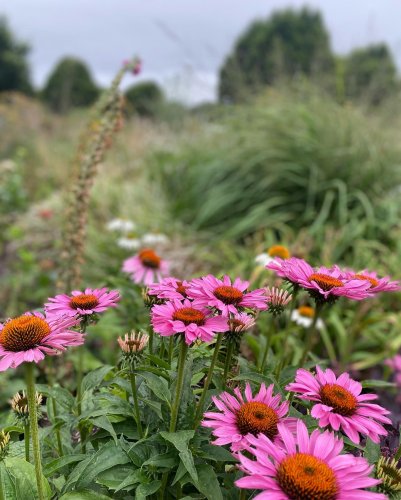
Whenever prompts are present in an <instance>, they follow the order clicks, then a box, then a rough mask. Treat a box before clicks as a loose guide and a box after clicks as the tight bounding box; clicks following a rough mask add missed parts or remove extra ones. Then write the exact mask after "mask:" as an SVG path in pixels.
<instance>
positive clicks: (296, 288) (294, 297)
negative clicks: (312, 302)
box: [287, 284, 299, 325]
mask: <svg viewBox="0 0 401 500" xmlns="http://www.w3.org/2000/svg"><path fill="white" fill-rule="evenodd" d="M298 292H299V286H298V285H295V284H294V287H293V292H292V300H291V304H290V308H289V310H288V317H287V325H289V324H290V323H291V316H292V313H293V312H294V309H295V306H296V303H297V297H298Z"/></svg>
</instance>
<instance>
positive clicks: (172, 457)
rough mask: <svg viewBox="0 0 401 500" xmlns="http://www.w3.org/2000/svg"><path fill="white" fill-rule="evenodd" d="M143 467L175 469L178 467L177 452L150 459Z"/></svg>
mask: <svg viewBox="0 0 401 500" xmlns="http://www.w3.org/2000/svg"><path fill="white" fill-rule="evenodd" d="M143 465H150V466H152V467H169V468H173V467H175V466H176V465H178V458H177V452H169V453H161V454H160V455H155V456H154V457H151V458H149V460H146V462H144V463H143Z"/></svg>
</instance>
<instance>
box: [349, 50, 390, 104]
mask: <svg viewBox="0 0 401 500" xmlns="http://www.w3.org/2000/svg"><path fill="white" fill-rule="evenodd" d="M344 82H345V93H346V96H347V97H348V98H350V99H364V100H366V101H367V102H369V103H371V104H379V103H380V102H381V101H382V100H383V99H384V98H385V97H388V96H389V95H391V94H393V93H394V92H395V91H396V89H397V88H398V83H397V68H396V66H395V63H394V59H393V56H392V54H391V52H390V50H389V48H388V47H387V45H386V44H384V43H380V44H377V45H371V46H369V47H365V48H361V49H356V50H354V51H352V52H351V53H350V54H349V56H348V57H346V58H345V61H344Z"/></svg>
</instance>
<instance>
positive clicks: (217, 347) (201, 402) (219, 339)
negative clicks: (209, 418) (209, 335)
mask: <svg viewBox="0 0 401 500" xmlns="http://www.w3.org/2000/svg"><path fill="white" fill-rule="evenodd" d="M222 340H223V334H222V333H219V334H218V335H217V340H216V344H215V345H214V351H213V357H212V360H211V362H210V366H209V371H208V373H207V377H206V380H205V383H204V385H203V391H202V394H201V397H200V399H199V403H198V406H197V408H196V413H195V429H196V428H197V427H198V425H199V420H200V418H201V415H202V412H203V405H204V404H205V399H206V393H207V390H208V389H209V385H210V382H211V380H212V377H213V372H214V367H215V365H216V361H217V358H218V355H219V351H220V346H221V342H222Z"/></svg>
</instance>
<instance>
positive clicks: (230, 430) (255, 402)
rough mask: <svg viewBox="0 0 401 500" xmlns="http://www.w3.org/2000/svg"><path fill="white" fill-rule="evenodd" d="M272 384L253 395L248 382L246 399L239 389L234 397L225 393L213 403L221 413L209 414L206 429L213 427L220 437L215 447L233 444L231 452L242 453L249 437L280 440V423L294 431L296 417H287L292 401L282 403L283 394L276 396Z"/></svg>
mask: <svg viewBox="0 0 401 500" xmlns="http://www.w3.org/2000/svg"><path fill="white" fill-rule="evenodd" d="M273 388H274V386H273V384H271V385H269V386H268V387H266V386H265V384H262V385H261V386H260V389H259V392H258V393H257V394H255V396H253V395H252V389H251V386H250V385H249V383H246V385H245V391H244V393H245V397H243V395H242V394H241V391H240V389H239V388H238V387H236V388H235V389H234V396H232V395H231V394H229V393H228V392H222V393H221V394H219V396H213V397H212V400H213V403H214V405H215V406H216V408H217V409H218V410H220V411H219V412H206V413H205V414H204V419H203V421H202V426H203V427H211V428H212V429H213V431H212V434H213V435H214V436H215V437H216V438H217V439H216V440H215V441H213V444H215V445H218V446H224V445H226V444H230V445H231V451H233V452H237V451H239V450H243V449H244V448H246V447H247V445H248V440H247V439H248V436H249V435H253V436H258V435H259V434H264V435H266V436H268V437H269V438H270V439H271V440H272V441H274V442H276V444H277V438H278V428H277V426H278V424H279V423H280V422H281V423H283V424H284V425H286V426H287V427H289V428H291V429H292V430H295V422H296V419H295V418H290V417H287V415H288V409H289V402H288V401H283V402H282V401H281V396H280V394H276V395H275V396H274V395H273Z"/></svg>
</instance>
